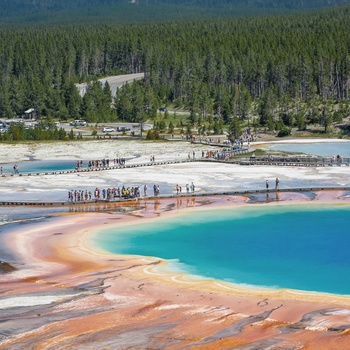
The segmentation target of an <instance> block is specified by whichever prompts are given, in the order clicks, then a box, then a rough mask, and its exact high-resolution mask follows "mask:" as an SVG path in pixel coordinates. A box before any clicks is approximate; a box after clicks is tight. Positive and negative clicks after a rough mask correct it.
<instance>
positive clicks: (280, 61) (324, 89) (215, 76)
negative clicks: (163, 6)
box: [0, 6, 350, 130]
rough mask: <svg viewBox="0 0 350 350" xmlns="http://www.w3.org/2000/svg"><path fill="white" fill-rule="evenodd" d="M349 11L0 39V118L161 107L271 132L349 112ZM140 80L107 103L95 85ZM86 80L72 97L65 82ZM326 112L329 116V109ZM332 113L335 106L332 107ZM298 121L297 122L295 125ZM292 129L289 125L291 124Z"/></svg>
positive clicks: (109, 116) (102, 116)
mask: <svg viewBox="0 0 350 350" xmlns="http://www.w3.org/2000/svg"><path fill="white" fill-rule="evenodd" d="M349 17H350V7H349V6H346V7H343V8H341V9H332V10H327V11H320V12H314V13H312V14H299V15H281V16H268V17H258V18H242V19H234V20H224V19H221V20H213V21H188V22H173V23H157V24H151V25H150V24H147V25H143V24H130V25H117V24H116V25H98V26H97V25H96V26H95V25H91V26H89V25H74V26H66V27H50V28H45V29H44V28H27V29H6V28H2V29H1V30H0V57H1V58H2V59H1V61H0V82H1V84H0V117H1V118H11V117H13V116H16V115H21V114H22V113H23V111H24V110H26V109H28V108H35V109H36V110H37V112H38V113H39V115H40V116H42V117H48V118H59V119H61V120H67V119H68V118H73V119H79V118H84V119H85V120H86V121H88V122H105V121H116V120H124V121H130V122H142V121H143V120H145V119H147V118H151V117H154V116H155V115H156V113H157V109H158V108H159V107H160V106H162V105H174V106H175V107H181V108H184V109H187V110H188V111H189V113H190V117H189V122H190V123H191V124H194V123H201V122H203V121H206V120H208V118H212V117H213V116H214V117H215V118H216V119H218V120H222V122H223V123H226V124H227V123H230V121H231V120H232V118H234V117H238V118H239V119H240V120H248V123H249V118H250V117H251V115H252V114H254V113H255V114H257V115H258V116H259V123H260V124H261V125H263V126H267V127H269V128H272V129H276V128H277V127H278V128H279V129H278V130H280V129H281V128H284V127H288V126H289V125H291V124H293V125H296V123H299V124H298V125H299V126H300V127H301V128H302V127H303V123H302V121H304V124H305V122H307V121H308V120H310V119H306V117H305V116H315V115H317V118H318V120H319V121H322V123H323V124H324V126H325V129H327V127H328V126H329V125H330V123H331V122H332V121H333V120H335V118H338V119H340V118H341V117H342V116H345V115H347V114H348V113H349V107H348V101H349V89H350V54H349V42H350V27H349V25H348V23H350V18H349ZM138 72H145V79H144V81H140V82H135V83H133V84H130V85H127V86H125V87H124V88H122V89H119V90H118V92H117V97H116V98H115V99H114V100H113V99H112V96H111V92H110V88H109V86H108V84H107V85H105V86H102V85H101V84H100V83H99V82H98V81H97V78H100V77H104V76H109V75H117V74H125V73H138ZM84 81H90V82H91V83H90V84H89V86H88V89H87V92H86V94H85V95H84V97H83V98H82V97H81V96H80V95H79V94H78V92H77V89H76V87H75V85H74V84H75V83H78V82H84ZM335 106H336V107H335ZM339 106H340V107H339ZM300 116H301V117H300ZM298 120H299V122H298Z"/></svg>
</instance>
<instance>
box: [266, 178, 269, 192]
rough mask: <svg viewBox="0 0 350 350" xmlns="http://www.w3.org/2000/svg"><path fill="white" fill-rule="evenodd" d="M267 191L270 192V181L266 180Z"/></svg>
mask: <svg viewBox="0 0 350 350" xmlns="http://www.w3.org/2000/svg"><path fill="white" fill-rule="evenodd" d="M266 190H267V191H268V190H269V180H266Z"/></svg>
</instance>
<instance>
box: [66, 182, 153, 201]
mask: <svg viewBox="0 0 350 350" xmlns="http://www.w3.org/2000/svg"><path fill="white" fill-rule="evenodd" d="M145 186H146V185H145ZM146 195H147V191H146ZM139 197H141V190H140V187H139V186H132V187H125V186H122V187H117V188H116V187H113V188H103V189H100V188H98V187H96V188H95V190H94V191H91V190H70V191H68V201H69V202H82V201H91V200H95V201H96V200H112V199H116V198H139Z"/></svg>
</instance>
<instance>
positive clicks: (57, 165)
mask: <svg viewBox="0 0 350 350" xmlns="http://www.w3.org/2000/svg"><path fill="white" fill-rule="evenodd" d="M14 164H16V163H13V164H0V166H2V168H3V172H4V173H12V174H13V166H14ZM17 165H18V168H19V172H20V173H36V172H51V171H67V170H74V169H75V168H76V166H77V162H76V161H74V160H45V161H44V160H35V161H32V162H22V163H17ZM84 166H85V167H86V164H84Z"/></svg>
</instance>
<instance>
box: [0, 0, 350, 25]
mask: <svg viewBox="0 0 350 350" xmlns="http://www.w3.org/2000/svg"><path fill="white" fill-rule="evenodd" d="M349 3H350V0H308V1H304V0H279V1H277V0H274V1H273V0H249V1H246V0H71V1H61V0H33V1H28V0H2V2H1V8H0V18H1V22H2V24H3V25H6V24H7V25H8V24H15V25H18V24H20V25H23V24H24V25H29V24H43V25H48V24H70V23H74V24H75V23H77V22H78V23H90V24H91V23H100V22H104V23H106V22H108V23H116V22H119V23H126V22H133V23H139V22H160V21H163V22H164V21H179V20H181V21H184V20H196V19H214V18H230V17H231V18H232V17H244V16H257V15H267V14H279V13H290V12H300V11H307V10H311V9H319V8H326V7H335V6H339V5H344V4H349Z"/></svg>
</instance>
